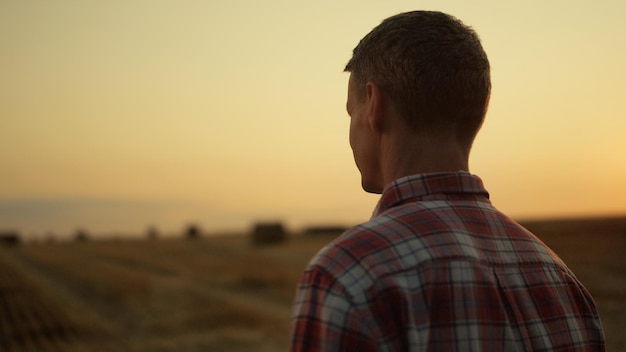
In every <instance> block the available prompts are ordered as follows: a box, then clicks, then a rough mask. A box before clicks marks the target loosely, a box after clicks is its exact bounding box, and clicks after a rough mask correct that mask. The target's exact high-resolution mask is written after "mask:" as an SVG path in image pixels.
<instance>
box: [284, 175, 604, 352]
mask: <svg viewBox="0 0 626 352" xmlns="http://www.w3.org/2000/svg"><path fill="white" fill-rule="evenodd" d="M488 197H489V194H488V193H487V191H486V190H485V189H484V187H483V185H482V181H481V180H480V179H479V178H478V177H476V176H473V175H471V174H469V173H467V172H458V173H441V174H425V175H414V176H408V177H404V178H401V179H399V180H397V181H395V182H394V183H393V184H391V185H390V186H389V187H387V188H386V189H385V190H384V192H383V194H382V196H381V199H380V201H379V203H378V205H377V207H376V210H375V211H374V215H373V217H372V219H371V220H370V221H369V222H366V223H364V224H362V225H359V226H356V227H354V228H352V229H350V230H348V231H347V232H345V233H344V234H343V235H342V236H340V237H339V238H337V239H336V240H334V241H333V242H332V243H330V244H329V245H327V246H326V247H325V248H324V249H322V250H321V251H320V252H319V253H318V254H317V255H316V256H315V258H313V259H312V261H311V262H310V264H309V265H308V267H307V269H306V271H305V272H304V273H303V275H302V277H301V280H300V283H299V286H298V290H297V295H296V298H295V301H294V305H293V314H292V335H291V336H292V340H291V351H358V352H367V351H603V350H604V336H603V332H602V327H601V324H600V320H599V317H598V313H597V311H596V308H595V305H594V302H593V299H592V298H591V296H590V294H589V293H588V292H587V290H586V289H585V288H584V287H583V286H582V284H581V283H580V282H579V281H578V280H577V279H576V277H575V276H574V274H573V273H572V272H571V271H570V270H569V269H568V268H567V267H566V266H565V264H564V263H563V262H562V261H561V260H560V259H559V258H558V257H557V256H556V254H554V253H553V252H552V251H551V250H550V249H549V248H547V247H546V246H545V245H544V244H543V243H542V242H541V241H540V240H539V239H538V238H537V237H535V236H534V235H533V234H531V233H529V232H528V231H527V230H525V229H524V228H523V227H521V226H520V225H518V224H517V223H515V222H514V221H512V220H511V219H509V218H508V217H506V216H505V215H503V214H502V213H500V212H498V211H497V210H496V209H495V208H493V206H492V205H491V203H490V202H489V199H488Z"/></svg>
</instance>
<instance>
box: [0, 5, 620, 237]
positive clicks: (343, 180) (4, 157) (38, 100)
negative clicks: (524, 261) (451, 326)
mask: <svg viewBox="0 0 626 352" xmlns="http://www.w3.org/2000/svg"><path fill="white" fill-rule="evenodd" d="M625 4H626V3H624V2H623V1H617V0H616V1H602V0H601V1H597V2H593V3H592V2H588V1H571V0H570V1H548V2H545V1H523V2H516V4H514V5H513V4H510V3H504V2H496V1H472V2H467V1H445V2H444V1H363V0H359V1H317V2H303V1H287V0H284V1H279V0H269V1H239V0H234V1H233V0H229V1H164V0H150V1H147V0H146V1H121V0H119V1H116V0H113V1H99V2H84V1H54V2H42V1H21V0H20V1H17V0H2V1H0V50H1V51H0V175H1V176H0V177H1V178H0V181H1V182H0V230H2V229H9V228H11V229H13V228H14V229H19V230H20V231H24V232H26V233H32V234H41V233H44V232H58V233H62V232H69V231H73V230H74V229H76V228H78V227H84V228H87V229H91V230H92V231H94V232H97V231H101V232H103V231H122V232H123V231H126V232H132V231H135V232H139V231H144V229H145V228H146V226H148V225H153V226H156V227H158V228H161V229H163V230H171V231H174V230H177V229H180V228H182V227H183V226H184V225H185V224H187V223H188V222H197V223H198V224H200V225H201V226H202V227H204V228H206V229H229V228H246V227H247V226H249V225H250V224H251V223H252V222H253V221H257V220H270V219H279V220H284V221H286V222H287V223H288V224H289V225H290V226H294V227H297V226H305V225H309V224H317V223H346V224H352V223H355V222H360V221H364V220H367V219H368V217H369V215H370V214H371V211H372V209H373V207H374V205H375V203H376V201H377V199H378V196H376V195H370V194H366V193H364V192H363V191H362V190H361V188H360V176H359V174H358V171H357V170H356V168H355V167H354V163H353V160H352V154H351V151H350V148H349V145H348V136H347V134H348V116H347V114H346V112H345V97H346V88H347V79H348V75H347V74H346V73H344V72H342V71H343V67H344V65H345V63H346V62H347V61H348V59H349V58H350V56H351V51H352V49H353V48H354V46H355V45H356V44H357V43H358V41H359V40H360V39H361V38H362V37H363V36H364V35H365V34H366V33H367V32H369V31H370V30H371V29H372V28H373V27H374V26H376V25H377V24H378V23H380V21H381V20H383V19H384V18H386V17H388V16H391V15H394V14H396V13H399V12H402V11H409V10H414V9H429V10H440V11H444V12H447V13H450V14H452V15H454V16H457V17H458V18H460V19H461V20H462V21H464V22H465V23H466V24H468V25H470V26H472V27H473V28H474V29H475V30H476V31H477V32H478V34H479V36H480V37H481V39H482V41H483V46H484V47H485V50H486V51H487V54H488V56H489V58H490V61H491V65H492V83H493V91H492V98H491V105H490V110H489V112H488V115H487V119H486V122H485V125H484V127H483V129H482V131H481V132H480V133H479V135H478V138H477V140H476V142H475V145H474V149H473V152H472V156H471V159H470V168H471V169H470V171H471V172H473V173H475V174H477V175H479V176H481V178H482V179H483V181H484V182H485V185H486V187H487V189H488V190H489V191H490V193H491V199H492V201H493V203H494V204H495V205H496V206H497V207H499V208H500V209H501V210H503V211H504V212H507V213H509V214H510V215H511V216H513V217H516V218H529V217H550V216H579V215H601V214H626V182H625V181H624V180H626V152H625V151H626V138H624V135H625V132H626V119H625V118H626V107H625V100H626V99H625V98H626V68H625V65H624V63H625V62H626V26H625V25H624V23H623V14H624V13H625V12H626V5H625Z"/></svg>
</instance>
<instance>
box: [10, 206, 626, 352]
mask: <svg viewBox="0 0 626 352" xmlns="http://www.w3.org/2000/svg"><path fill="white" fill-rule="evenodd" d="M524 224H525V225H526V226H527V227H529V228H530V229H532V230H534V231H535V232H536V233H537V234H538V235H539V236H540V237H541V238H542V239H543V240H544V241H545V242H546V243H547V244H548V245H550V246H551V247H552V248H553V249H554V250H555V251H556V252H557V253H558V254H559V255H561V257H562V258H563V259H564V260H565V261H566V262H567V263H568V264H569V265H570V267H571V268H572V269H573V270H574V272H575V273H576V274H577V275H578V277H579V278H580V279H581V281H583V283H585V285H586V286H587V288H588V289H589V290H590V291H591V292H592V294H593V295H594V297H595V298H596V302H597V304H598V307H599V309H600V313H601V316H602V318H603V322H604V325H605V329H606V334H607V341H608V350H609V351H622V350H626V337H624V335H623V334H622V331H621V330H622V328H623V326H626V302H625V299H624V298H625V297H626V256H624V255H623V253H624V252H626V219H624V218H621V219H600V220H586V221H582V220H578V221H574V220H567V221H565V220H563V221H551V222H546V221H544V222H525V223H524ZM331 238H332V237H329V236H324V235H308V236H302V235H291V236H289V237H288V239H287V241H285V242H281V243H278V244H274V245H266V246H253V245H252V244H251V243H252V242H251V240H250V238H248V237H246V236H223V237H202V238H197V239H194V240H193V241H190V240H186V239H184V238H180V239H158V240H157V239H150V240H149V239H145V240H137V239H135V240H117V241H83V242H68V243H45V244H44V243H41V244H20V245H18V246H12V247H0V350H3V351H69V352H72V351H235V352H237V351H261V352H263V351H268V352H269V351H285V350H286V349H287V345H288V333H289V312H290V304H291V299H292V297H293V293H294V289H295V285H296V282H297V279H298V277H299V275H300V272H301V271H302V269H303V268H304V266H305V265H306V263H307V262H308V260H309V259H310V258H311V256H313V255H314V253H315V252H317V250H318V249H319V248H321V247H322V246H323V245H324V244H325V243H327V242H328V241H329V240H330V239H331Z"/></svg>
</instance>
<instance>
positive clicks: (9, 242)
mask: <svg viewBox="0 0 626 352" xmlns="http://www.w3.org/2000/svg"><path fill="white" fill-rule="evenodd" d="M20 241H21V240H20V234H19V233H18V232H17V231H4V232H0V244H2V245H3V246H7V247H13V246H17V245H18V244H20Z"/></svg>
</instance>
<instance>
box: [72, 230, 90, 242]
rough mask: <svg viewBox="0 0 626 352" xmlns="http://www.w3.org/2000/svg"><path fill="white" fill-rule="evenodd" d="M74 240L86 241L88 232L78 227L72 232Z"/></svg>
mask: <svg viewBox="0 0 626 352" xmlns="http://www.w3.org/2000/svg"><path fill="white" fill-rule="evenodd" d="M74 241H76V242H87V241H89V234H88V233H87V231H86V230H83V229H78V230H76V233H75V234H74Z"/></svg>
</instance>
